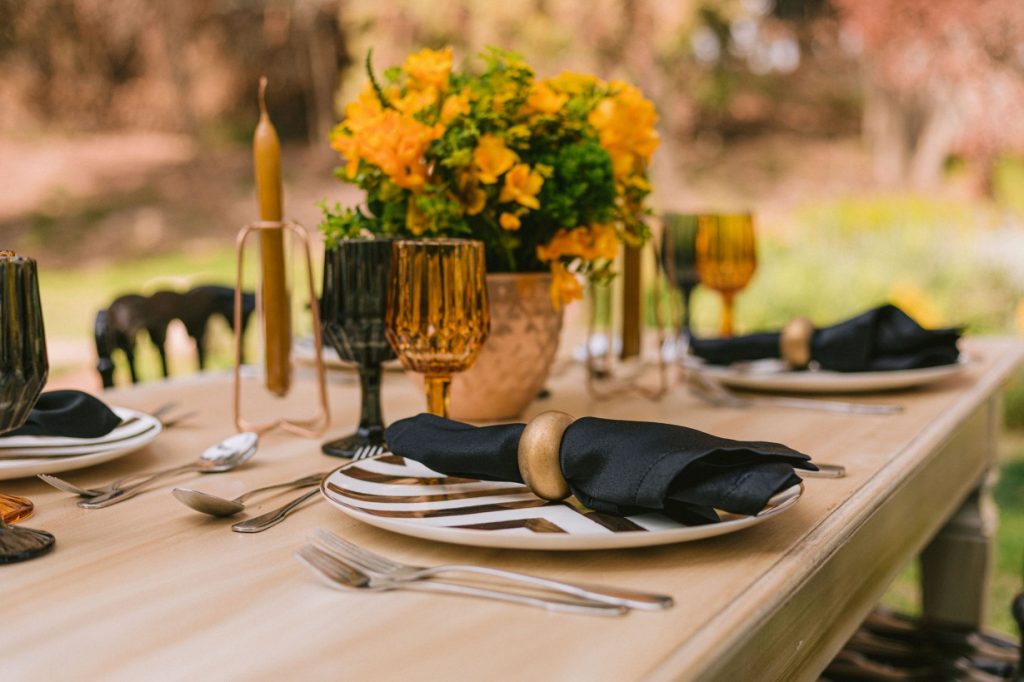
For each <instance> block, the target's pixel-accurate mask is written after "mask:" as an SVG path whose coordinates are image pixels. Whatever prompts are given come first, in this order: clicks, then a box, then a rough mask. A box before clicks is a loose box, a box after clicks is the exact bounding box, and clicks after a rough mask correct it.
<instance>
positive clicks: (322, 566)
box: [295, 545, 626, 616]
mask: <svg viewBox="0 0 1024 682" xmlns="http://www.w3.org/2000/svg"><path fill="white" fill-rule="evenodd" d="M295 557H296V558H297V559H298V560H299V561H301V562H302V563H303V564H305V565H306V566H307V567H309V568H310V569H311V570H312V571H313V572H314V573H315V574H316V575H318V576H319V577H320V578H322V579H323V580H325V581H326V582H327V584H328V585H330V586H331V587H334V588H340V589H350V590H366V591H368V592H383V591H387V590H414V591H417V592H442V593H445V594H457V595H462V596H469V597H481V598H484V599H494V600H497V601H502V602H509V603H512V604H522V605H525V606H535V607H538V608H542V609H545V610H548V611H557V612H561V613H576V614H586V615H591V616H621V615H623V614H625V613H626V609H625V608H624V607H622V606H612V605H608V604H598V603H594V602H571V601H563V600H560V599H554V598H547V597H535V596H529V595H525V594H519V593H517V592H504V591H501V590H494V589H489V588H485V587H477V586H474V585H461V584H456V583H448V582H445V581H443V580H434V581H429V582H418V583H415V584H413V583H410V582H409V581H404V580H393V579H390V578H386V577H380V576H375V575H370V574H368V573H366V572H364V571H361V570H359V569H358V568H356V567H355V566H353V565H352V564H350V563H348V562H346V561H343V560H341V559H339V558H338V557H336V556H332V555H330V554H327V553H326V552H324V551H323V550H320V549H318V548H316V547H313V546H311V545H306V546H305V547H303V548H301V549H300V550H299V551H298V552H296V553H295Z"/></svg>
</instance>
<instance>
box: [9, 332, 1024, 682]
mask: <svg viewBox="0 0 1024 682" xmlns="http://www.w3.org/2000/svg"><path fill="white" fill-rule="evenodd" d="M965 347H966V348H967V350H968V352H969V353H970V354H971V355H972V356H975V357H976V360H975V361H974V362H973V363H972V364H971V366H970V367H969V368H968V369H967V370H966V371H965V372H964V373H963V374H962V375H960V376H958V377H955V378H952V379H949V380H947V381H945V382H943V383H941V384H937V385H935V386H934V387H931V388H929V389H927V390H919V391H910V392H904V393H893V394H888V395H884V396H868V397H863V398H857V399H858V400H865V401H868V402H872V401H874V402H899V403H901V404H903V405H904V406H905V407H906V410H905V412H904V413H903V414H900V415H895V416H844V415H834V414H828V413H820V412H809V411H801V410H792V409H788V410H787V409H784V408H766V407H758V408H756V409H746V410H739V409H725V408H715V407H710V406H708V405H705V404H703V403H700V402H698V401H697V400H695V399H694V398H692V397H691V396H689V395H688V394H687V393H686V392H685V391H684V390H683V389H682V388H680V387H676V388H674V390H673V391H672V393H671V394H670V395H669V396H668V397H667V398H666V399H664V400H663V401H661V402H657V403H652V402H648V401H646V400H643V399H639V398H634V399H629V400H625V399H623V400H616V401H611V402H597V401H594V400H593V399H591V398H589V397H588V396H587V395H586V392H585V391H584V389H583V376H582V371H581V370H580V369H579V368H574V369H572V370H570V371H568V372H566V373H565V374H563V375H561V376H558V377H555V378H553V379H552V380H551V381H550V384H549V386H550V389H551V393H552V397H551V398H550V399H549V400H546V401H543V402H539V403H537V404H535V405H534V406H533V407H532V408H531V414H532V413H533V412H538V411H542V410H545V409H552V408H557V409H561V410H565V411H567V412H570V413H571V414H574V415H576V416H582V415H596V416H607V417H616V418H624V419H642V420H655V421H665V422H675V423H680V424H686V425H688V426H692V427H695V428H698V429H702V430H705V431H709V432H712V433H715V434H719V435H723V436H728V437H731V438H741V439H756V440H770V441H779V442H783V443H786V444H788V445H791V446H792V447H795V448H797V449H798V450H801V451H804V452H807V453H809V454H811V455H812V456H813V457H814V458H815V459H817V460H820V461H823V462H831V463H838V464H843V465H845V466H846V467H847V470H848V476H847V477H846V478H844V479H836V480H831V479H808V480H807V481H806V493H805V495H804V499H802V500H801V501H800V503H799V504H797V505H796V506H795V507H794V508H793V509H792V510H790V511H789V512H787V513H785V514H782V515H780V516H779V517H778V518H776V519H772V520H771V521H768V522H766V523H764V524H762V525H759V526H757V527H755V528H751V529H748V530H746V531H743V532H740V533H736V534H733V535H727V536H723V537H720V538H714V539H710V540H706V541H701V542H697V543H684V544H678V545H674V546H665V547H656V548H646V549H633V550H622V551H596V552H575V553H556V552H545V553H536V552H528V551H513V550H493V549H482V548H467V547H458V546H446V545H441V544H433V543H430V542H426V541H423V540H417V539H412V538H407V537H404V536H400V535H394V534H390V533H388V532H385V531H382V530H378V529H375V528H371V527H368V526H365V525H362V524H360V523H358V522H356V521H354V520H351V519H349V518H347V517H346V516H344V515H343V514H341V513H340V512H338V511H336V510H334V509H333V508H332V507H330V506H329V505H328V504H326V503H325V502H323V501H317V502H316V503H314V504H312V505H310V506H309V507H308V508H306V509H303V510H301V511H300V512H298V513H297V514H295V515H294V516H293V517H291V518H290V519H288V520H286V521H285V522H284V523H283V524H281V525H279V526H277V527H275V528H272V529H270V530H268V531H266V532H263V533H259V534H255V535H245V534H238V533H233V532H231V531H230V530H229V526H230V524H231V521H230V520H222V519H211V518H207V517H204V516H201V515H199V514H196V513H194V512H192V511H190V510H187V509H186V508H185V507H183V506H182V505H181V504H179V503H178V502H177V501H176V500H175V499H174V498H173V497H172V496H171V495H170V493H169V490H170V486H167V487H163V488H160V489H158V490H156V491H153V492H149V493H146V494H144V495H142V496H140V497H138V498H136V499H134V500H131V501H128V502H125V503H123V504H120V505H117V506H114V507H110V508H108V509H101V510H84V509H80V508H79V507H77V506H76V505H75V504H74V500H73V499H72V498H71V497H70V496H68V495H66V494H64V493H61V492H58V491H56V490H54V489H52V488H50V487H48V486H46V485H45V484H43V483H42V482H39V481H36V480H34V479H23V480H17V481H2V482H0V490H3V491H4V492H8V493H12V494H17V495H25V496H28V497H30V498H31V499H32V500H34V501H35V503H36V505H37V513H36V514H35V516H34V517H33V518H32V519H30V520H29V521H28V522H26V525H29V526H32V527H38V528H43V529H47V530H49V531H51V532H53V533H54V534H55V535H56V536H57V546H56V548H55V550H54V552H53V553H52V554H51V555H49V556H46V557H43V558H40V559H37V560H34V561H29V562H25V563H21V564H13V565H9V566H0V613H2V618H3V634H2V636H0V669H2V670H3V673H4V675H3V677H4V678H5V679H10V680H19V681H25V680H51V679H62V678H63V679H67V678H75V679H86V678H93V679H102V680H154V679H298V678H300V677H307V678H308V677H310V676H315V678H316V679H319V678H329V679H403V680H410V679H431V680H439V679H453V680H455V679H459V680H461V679H488V680H492V679H559V680H562V679H594V680H627V679H639V678H651V679H670V678H684V679H689V678H694V677H723V676H732V679H733V680H738V679H755V678H752V677H736V676H735V673H736V672H737V671H743V670H746V671H747V673H748V674H749V673H750V671H751V670H758V671H761V672H763V675H761V674H759V675H758V677H757V679H774V678H779V679H784V678H793V677H796V678H801V677H806V676H808V675H809V673H808V671H811V670H814V669H815V668H816V669H818V670H820V669H821V667H823V666H824V663H825V662H826V661H827V660H828V659H829V658H830V657H831V655H832V654H833V653H834V652H835V651H836V650H837V649H838V648H839V647H840V646H841V644H842V642H843V640H844V639H845V637H846V636H848V635H849V634H850V631H851V630H852V628H854V627H856V620H857V619H859V618H860V617H862V616H863V615H864V613H865V612H866V610H867V609H868V608H870V604H871V603H873V602H874V600H877V598H878V595H879V594H880V593H881V591H882V590H884V588H885V586H886V585H887V584H888V582H889V581H891V579H892V578H893V577H894V576H895V575H896V574H897V573H898V571H899V570H900V569H901V567H902V566H903V565H905V564H906V562H907V561H908V560H909V559H910V558H912V557H913V556H914V555H915V554H916V553H917V552H918V551H920V549H921V548H922V547H923V545H924V543H925V542H926V541H927V540H928V539H929V538H930V537H931V536H932V535H934V534H935V532H936V530H937V529H938V528H939V527H940V526H941V525H942V523H943V521H944V520H945V519H946V518H948V517H949V515H950V514H951V513H952V512H953V511H954V510H955V509H956V508H957V506H958V505H959V504H960V503H961V502H962V501H963V499H964V498H965V496H966V495H967V494H968V493H969V492H970V490H971V489H972V488H974V487H975V486H976V485H977V483H978V478H979V476H981V475H983V473H984V471H985V469H986V467H987V466H988V465H989V464H990V463H991V457H992V452H991V448H990V443H989V442H988V440H987V439H988V438H989V436H988V435H986V434H991V433H992V432H994V430H995V429H994V425H995V424H996V421H995V420H996V414H997V412H998V401H997V399H996V398H995V397H994V396H996V395H997V394H998V392H999V391H1000V389H1001V387H1002V386H1003V384H1004V383H1005V382H1006V381H1007V379H1008V377H1010V376H1011V373H1012V372H1013V370H1014V368H1015V367H1017V366H1018V365H1019V363H1020V362H1021V359H1022V356H1024V345H1022V344H1021V343H1020V342H1019V341H1015V340H1007V339H971V340H968V341H967V342H966V343H965ZM230 390H231V383H230V377H229V376H227V375H207V376H198V377H193V378H186V379H181V380H176V381H171V382H161V383H154V384H147V385H142V386H139V387H137V388H129V389H119V390H116V391H112V392H109V393H108V394H107V395H106V396H105V397H106V399H107V400H108V402H109V403H110V404H114V405H124V406H128V407H134V408H138V409H143V410H146V409H153V408H155V407H156V406H157V405H159V404H161V403H163V402H165V401H167V400H176V401H178V402H179V405H180V406H181V409H193V408H194V409H200V410H202V416H201V417H199V418H196V419H194V420H191V421H189V422H188V423H187V424H182V425H179V426H176V427H174V428H171V429H169V430H168V431H167V432H166V433H165V434H163V435H161V436H160V437H159V438H158V439H157V440H156V441H155V442H154V443H153V444H151V445H150V446H149V447H148V448H146V449H145V450H143V451H140V452H138V453H135V454H133V455H129V456H127V457H125V458H123V459H121V460H118V461H116V462H112V463H109V464H105V465H101V466H97V467H94V468H91V469H87V470H82V471H79V472H73V473H69V474H68V475H67V477H68V478H69V479H71V480H74V481H75V482H77V483H79V484H83V485H86V486H88V485H92V484H98V483H101V482H104V481H107V480H109V479H111V478H114V477H117V476H119V475H122V474H125V473H129V472H133V471H141V470H143V469H148V468H153V467H157V466H168V465H173V464H176V463H181V462H185V461H189V460H191V459H193V458H194V457H195V456H197V455H198V453H199V452H200V451H201V450H202V449H203V448H204V447H206V446H208V445H210V444H212V443H214V442H216V441H218V440H220V439H221V438H223V437H225V436H227V435H229V434H230V433H231V431H232V428H231V426H230V417H229V415H230V411H231V404H230V401H231V399H230ZM330 393H331V395H330V397H331V406H332V413H333V417H334V426H333V428H332V430H331V435H334V436H336V435H341V434H343V433H345V432H348V431H350V430H351V429H352V428H353V426H354V423H355V419H356V413H357V410H358V404H359V400H358V385H357V384H355V383H352V382H350V381H339V380H337V379H336V380H335V381H334V382H332V386H331V391H330ZM384 404H385V416H386V418H387V419H388V420H395V419H398V418H400V417H405V416H409V415H412V414H414V413H416V412H418V411H420V410H421V409H422V405H423V402H422V399H421V397H420V394H419V392H418V391H417V389H415V388H414V387H413V385H412V384H411V382H409V381H408V380H406V379H405V378H404V377H403V376H401V375H389V376H387V378H386V381H385V385H384ZM252 409H254V410H256V411H263V412H265V413H267V414H270V413H271V412H272V407H271V406H269V405H267V404H259V405H258V406H256V407H253V408H252ZM527 416H529V415H527ZM958 439H960V440H958ZM961 441H962V442H963V444H966V446H967V447H959V445H958V444H960V443H961ZM953 445H957V446H958V447H959V450H958V452H973V450H972V448H974V449H975V450H978V452H977V453H976V454H966V455H958V456H948V457H947V456H946V455H944V454H943V453H944V452H946V450H947V449H949V447H952V446H953ZM342 462H343V461H342V460H336V459H332V458H328V457H325V456H322V455H321V454H320V452H319V443H318V442H314V441H308V440H303V439H299V438H296V437H292V436H288V435H285V434H279V433H278V434H270V435H268V436H266V437H265V438H264V439H263V442H262V443H261V444H260V449H259V453H258V454H257V456H256V458H255V459H254V460H253V462H252V463H251V465H248V466H246V467H245V468H243V469H241V470H239V471H236V472H232V473H229V474H221V475H219V476H207V477H201V480H193V479H189V478H183V479H181V480H179V481H177V482H176V485H191V484H193V483H195V484H197V485H198V486H199V487H203V486H207V487H209V488H211V489H213V488H216V487H217V486H220V487H224V486H230V485H231V484H232V483H233V482H234V483H235V484H236V485H238V487H239V488H242V487H246V488H250V487H256V486H259V485H262V484H268V483H272V482H278V481H283V480H288V479H289V478H290V477H295V476H299V475H303V474H307V473H312V472H315V471H318V470H326V469H328V468H332V467H334V466H337V465H340V464H341V463H342ZM213 479H217V480H213ZM239 482H241V484H240V483H239ZM242 484H244V486H243V485H242ZM239 492H240V490H239ZM236 494H237V493H236ZM285 499H287V498H286V497H280V498H274V499H272V500H270V501H266V502H262V503H261V504H260V505H258V506H257V507H256V508H254V510H253V513H259V512H260V510H261V509H262V510H263V511H265V510H267V509H270V508H272V507H274V506H277V505H278V504H279V503H281V502H282V501H283V500H285ZM317 527H325V528H329V529H331V530H334V531H335V532H337V533H339V534H341V535H343V536H345V537H347V538H349V539H350V540H352V541H353V542H356V543H358V544H362V545H365V546H367V547H369V548H371V549H373V550H377V551H380V552H382V553H385V554H389V555H393V556H395V557H396V558H399V559H404V560H409V561H412V562H416V563H422V564H429V563H434V562H449V561H460V562H472V563H478V564H484V565H489V566H496V567H502V568H508V569H513V570H521V571H528V572H533V573H538V574H542V575H545V576H549V577H553V578H559V579H565V580H571V581H578V582H594V583H607V584H611V585H616V586H622V587H627V588H635V589H639V590H647V591H653V592H661V593H666V594H671V595H672V596H673V597H674V598H675V600H676V606H675V607H674V608H672V609H670V610H668V611H665V612H659V613H647V612H634V613H631V614H629V615H628V616H626V617H623V618H617V619H614V618H593V617H584V616H570V615H562V614H551V613H547V612H543V611H540V610H537V609H531V608H525V607H518V606H510V605H504V604H498V603H492V602H487V601H480V600H474V599H463V598H455V597H446V596H443V595H429V594H418V593H412V592H391V593H383V594H361V593H359V594H357V593H350V592H348V593H342V592H338V591H333V590H330V589H328V588H326V587H325V586H324V585H323V584H322V583H320V582H319V581H317V580H316V579H315V578H314V577H313V576H312V575H311V574H310V573H309V572H308V571H307V569H306V568H304V567H303V566H301V565H300V564H299V563H298V562H297V561H296V560H295V559H294V558H293V553H294V552H295V550H296V549H298V548H299V547H300V546H301V545H302V544H303V541H304V539H305V538H306V537H307V536H308V535H309V534H310V532H311V531H312V530H313V529H315V528H317Z"/></svg>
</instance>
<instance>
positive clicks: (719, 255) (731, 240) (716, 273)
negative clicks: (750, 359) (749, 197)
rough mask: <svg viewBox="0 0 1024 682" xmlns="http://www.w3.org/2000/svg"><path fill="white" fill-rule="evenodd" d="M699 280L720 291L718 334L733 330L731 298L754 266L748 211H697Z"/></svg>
mask: <svg viewBox="0 0 1024 682" xmlns="http://www.w3.org/2000/svg"><path fill="white" fill-rule="evenodd" d="M696 263H697V274H698V275H700V281H701V284H704V285H705V286H708V287H710V288H712V289H714V290H715V291H717V292H719V293H720V294H721V295H722V303H723V307H722V327H721V334H722V336H732V333H733V299H734V298H735V296H736V294H737V292H739V291H741V290H742V289H743V288H744V287H746V286H747V285H748V284H750V280H751V278H752V277H753V276H754V271H755V270H756V269H757V240H756V238H755V235H754V221H753V218H752V217H751V215H750V214H749V213H734V214H718V215H701V216H699V218H698V227H697V241H696Z"/></svg>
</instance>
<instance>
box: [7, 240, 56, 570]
mask: <svg viewBox="0 0 1024 682" xmlns="http://www.w3.org/2000/svg"><path fill="white" fill-rule="evenodd" d="M48 373H49V363H48V361H47V356H46V334H45V332H44V329H43V310H42V305H41V304H40V301H39V278H38V275H37V273H36V262H35V261H34V260H32V259H31V258H23V257H20V256H16V255H14V253H12V252H9V251H3V252H0V434H3V433H6V432H8V431H13V430H14V429H17V428H18V427H20V426H21V425H22V424H24V423H25V420H26V419H28V415H29V411H30V410H31V409H32V406H33V405H35V403H36V399H38V398H39V393H40V392H41V391H42V390H43V385H44V384H46V377H47V374H48ZM32 509H33V506H32V502H31V501H30V500H26V499H25V498H23V497H15V496H13V495H4V494H3V493H0V564H7V563H13V562H15V561H24V560H25V559H31V558H33V557H36V556H39V555H40V554H44V553H46V552H48V551H49V550H50V548H52V547H53V543H54V538H53V536H52V535H50V534H49V533H47V532H46V531H42V530H33V529H31V528H25V527H23V526H10V525H8V523H14V522H15V521H20V520H21V519H23V518H25V517H26V516H28V515H29V514H31V513H32Z"/></svg>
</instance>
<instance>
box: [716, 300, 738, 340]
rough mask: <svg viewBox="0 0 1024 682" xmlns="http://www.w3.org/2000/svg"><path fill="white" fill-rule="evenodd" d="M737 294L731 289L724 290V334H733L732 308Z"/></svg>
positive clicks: (722, 329) (727, 335) (722, 331)
mask: <svg viewBox="0 0 1024 682" xmlns="http://www.w3.org/2000/svg"><path fill="white" fill-rule="evenodd" d="M735 296H736V295H735V294H734V293H733V292H731V291H729V292H725V291H723V292H722V328H721V330H720V332H721V335H722V336H726V337H729V336H732V309H733V299H734V298H735Z"/></svg>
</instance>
